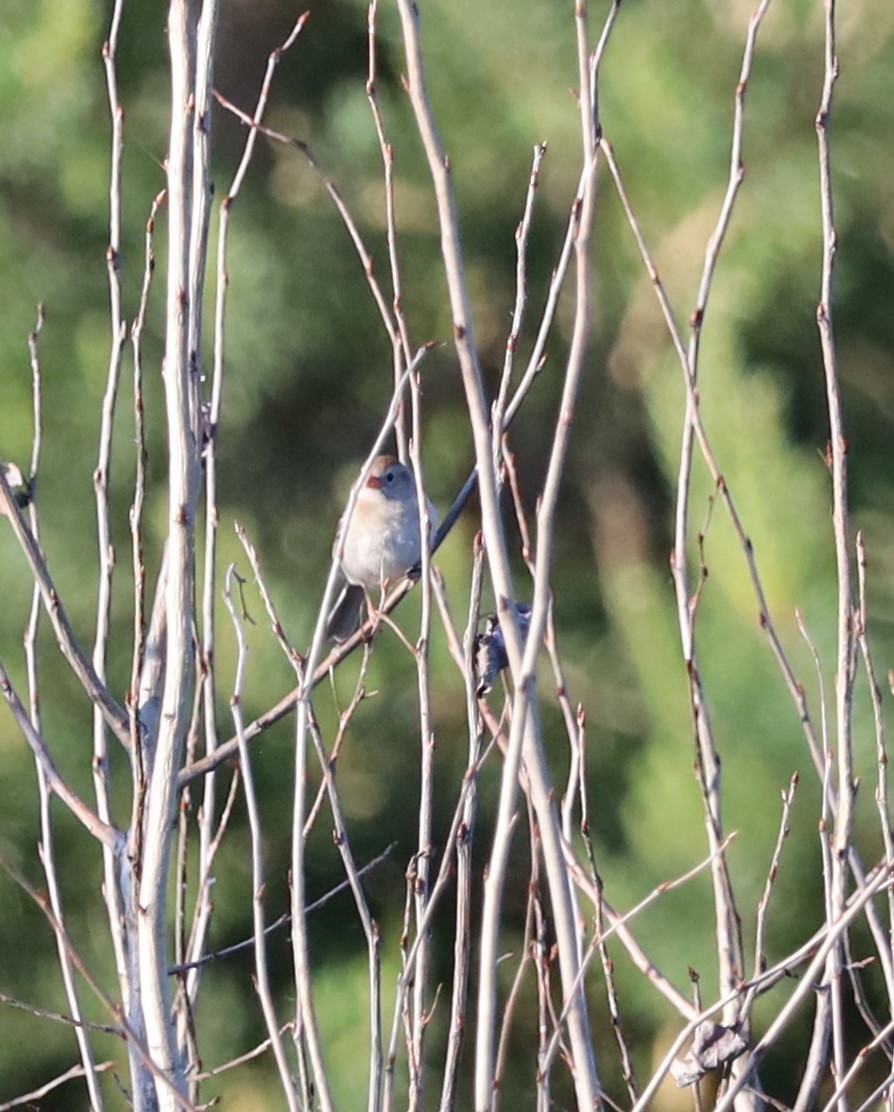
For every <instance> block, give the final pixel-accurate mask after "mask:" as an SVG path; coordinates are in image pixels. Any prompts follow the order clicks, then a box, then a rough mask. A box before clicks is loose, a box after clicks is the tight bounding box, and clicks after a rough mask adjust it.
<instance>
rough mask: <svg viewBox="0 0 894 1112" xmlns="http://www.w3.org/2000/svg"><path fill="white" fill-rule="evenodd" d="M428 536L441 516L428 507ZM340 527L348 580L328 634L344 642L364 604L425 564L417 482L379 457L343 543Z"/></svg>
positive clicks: (400, 465)
mask: <svg viewBox="0 0 894 1112" xmlns="http://www.w3.org/2000/svg"><path fill="white" fill-rule="evenodd" d="M427 510H428V519H429V537H431V530H433V529H434V528H435V527H436V525H437V512H436V511H435V508H434V506H433V505H432V504H431V502H427ZM343 529H344V519H342V520H341V521H340V522H339V527H338V532H337V534H336V539H335V546H334V548H333V555H338V552H339V550H341V572H342V575H344V577H345V579H346V580H347V582H346V584H345V587H344V590H343V591H342V592H341V595H340V596H339V598H338V599H337V600H336V603H335V605H334V606H333V608H332V611H331V612H330V614H329V618H328V620H327V622H326V635H327V636H328V637H329V638H331V639H332V640H333V641H335V642H338V643H340V642H342V641H346V640H347V639H348V638H349V637H350V636H351V634H352V633H354V632H355V631H356V630H357V629H358V628H359V627H360V621H361V615H362V612H363V601H364V599H365V598H366V597H367V594H368V592H370V591H373V590H376V589H381V588H383V587H385V586H387V585H388V584H389V583H394V582H396V581H397V580H398V579H401V578H403V576H405V575H407V574H408V573H411V572H412V571H413V570H414V569H415V568H416V567H417V565H418V564H419V562H420V561H421V559H422V529H421V527H420V522H419V503H418V500H417V498H416V479H415V477H414V475H413V472H412V471H411V470H410V469H409V467H407V466H406V465H405V464H403V463H401V462H400V461H399V460H397V459H395V458H394V456H390V455H384V456H377V457H376V459H375V460H374V461H373V465H372V468H371V469H370V473H369V477H368V478H367V480H366V482H365V484H364V485H363V486H362V487H361V488H360V491H359V493H358V495H357V500H356V502H355V504H354V510H353V513H352V514H351V518H350V521H349V522H348V525H347V531H346V532H345V535H344V538H343V539H342V535H341V534H342V531H343Z"/></svg>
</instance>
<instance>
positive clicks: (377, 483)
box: [366, 475, 382, 490]
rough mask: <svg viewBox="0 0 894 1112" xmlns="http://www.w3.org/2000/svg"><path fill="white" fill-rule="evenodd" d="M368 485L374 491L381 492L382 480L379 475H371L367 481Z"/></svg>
mask: <svg viewBox="0 0 894 1112" xmlns="http://www.w3.org/2000/svg"><path fill="white" fill-rule="evenodd" d="M366 485H367V486H368V487H372V489H373V490H381V488H382V480H381V479H380V478H379V476H378V475H370V477H369V478H368V479H367V480H366Z"/></svg>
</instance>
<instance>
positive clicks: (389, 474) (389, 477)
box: [385, 471, 394, 483]
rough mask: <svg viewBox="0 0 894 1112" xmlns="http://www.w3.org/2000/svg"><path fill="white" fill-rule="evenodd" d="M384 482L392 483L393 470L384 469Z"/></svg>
mask: <svg viewBox="0 0 894 1112" xmlns="http://www.w3.org/2000/svg"><path fill="white" fill-rule="evenodd" d="M385 482H386V483H393V482H394V472H393V471H386V472H385Z"/></svg>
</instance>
